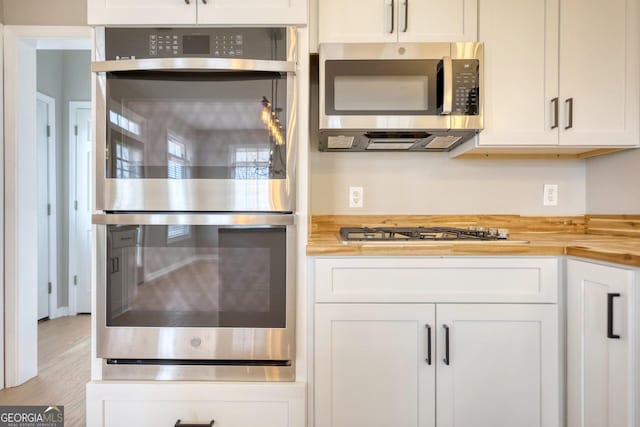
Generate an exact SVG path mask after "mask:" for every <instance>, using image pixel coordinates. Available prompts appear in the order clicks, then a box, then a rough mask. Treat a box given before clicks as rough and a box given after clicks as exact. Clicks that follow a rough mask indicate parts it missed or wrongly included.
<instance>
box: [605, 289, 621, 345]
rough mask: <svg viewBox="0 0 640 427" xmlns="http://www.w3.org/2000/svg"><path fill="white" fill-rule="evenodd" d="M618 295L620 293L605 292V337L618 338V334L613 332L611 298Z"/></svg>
mask: <svg viewBox="0 0 640 427" xmlns="http://www.w3.org/2000/svg"><path fill="white" fill-rule="evenodd" d="M618 297H620V294H617V293H616V294H607V338H611V339H613V340H619V339H620V335H617V334H614V333H613V299H614V298H618Z"/></svg>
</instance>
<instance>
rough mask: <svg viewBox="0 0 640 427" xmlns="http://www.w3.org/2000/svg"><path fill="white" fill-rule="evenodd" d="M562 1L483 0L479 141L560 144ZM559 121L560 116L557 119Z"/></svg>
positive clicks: (480, 10)
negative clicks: (558, 103)
mask: <svg viewBox="0 0 640 427" xmlns="http://www.w3.org/2000/svg"><path fill="white" fill-rule="evenodd" d="M558 7H559V4H558V0H542V1H530V0H482V1H481V2H480V4H479V6H478V21H479V24H478V25H479V28H478V39H479V40H480V41H483V42H484V43H485V49H484V84H485V90H484V94H485V100H484V130H483V131H482V132H481V133H480V136H479V143H480V145H557V144H558V129H557V128H554V129H552V126H553V124H554V121H555V109H554V105H553V104H552V100H553V99H554V98H556V97H557V96H558V19H559V16H558ZM558 120H559V118H558Z"/></svg>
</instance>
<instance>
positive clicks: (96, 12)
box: [87, 0, 201, 25]
mask: <svg viewBox="0 0 640 427" xmlns="http://www.w3.org/2000/svg"><path fill="white" fill-rule="evenodd" d="M200 1H201V0H135V1H131V0H88V1H87V16H88V24H89V25H108V24H113V25H143V24H150V25H165V24H195V23H196V10H197V4H196V3H197V2H200Z"/></svg>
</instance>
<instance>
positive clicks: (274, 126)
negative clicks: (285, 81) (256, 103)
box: [260, 96, 284, 145]
mask: <svg viewBox="0 0 640 427" xmlns="http://www.w3.org/2000/svg"><path fill="white" fill-rule="evenodd" d="M260 120H262V123H264V125H265V126H266V127H267V130H268V131H269V136H271V138H273V140H274V141H275V143H276V145H284V127H283V126H282V125H281V124H280V119H279V118H278V115H277V114H276V112H275V111H273V109H272V107H271V102H269V100H268V99H267V97H265V96H263V97H262V113H261V114H260Z"/></svg>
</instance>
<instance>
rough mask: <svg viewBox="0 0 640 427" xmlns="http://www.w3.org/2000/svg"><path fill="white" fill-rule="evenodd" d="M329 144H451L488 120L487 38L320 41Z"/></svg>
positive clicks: (425, 147) (323, 124)
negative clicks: (483, 40) (468, 40)
mask: <svg viewBox="0 0 640 427" xmlns="http://www.w3.org/2000/svg"><path fill="white" fill-rule="evenodd" d="M319 53H320V64H319V67H320V70H319V80H320V93H319V104H320V105H319V114H320V117H319V125H320V126H319V127H320V149H321V150H323V151H376V150H378V151H380V150H383V151H395V150H411V151H448V150H450V149H452V148H453V147H455V146H457V145H459V144H461V143H462V142H464V141H466V140H468V139H470V138H472V137H473V136H474V135H475V134H477V133H478V132H479V131H480V130H482V127H483V119H482V115H483V111H482V110H483V108H482V106H483V100H484V99H483V98H484V92H483V88H482V79H483V63H482V62H483V44H482V43H357V44H356V43H353V44H324V45H321V46H320V52H319Z"/></svg>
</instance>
